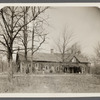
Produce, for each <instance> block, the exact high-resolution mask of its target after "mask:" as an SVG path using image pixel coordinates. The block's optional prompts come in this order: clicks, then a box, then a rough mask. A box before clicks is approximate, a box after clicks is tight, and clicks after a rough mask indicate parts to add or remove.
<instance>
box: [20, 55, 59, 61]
mask: <svg viewBox="0 0 100 100" xmlns="http://www.w3.org/2000/svg"><path fill="white" fill-rule="evenodd" d="M19 58H20V60H23V61H24V60H25V57H24V55H23V53H19ZM27 60H28V61H31V54H30V53H28V57H27ZM33 60H34V61H49V62H61V57H60V55H59V56H58V55H57V54H50V53H34V55H33Z"/></svg>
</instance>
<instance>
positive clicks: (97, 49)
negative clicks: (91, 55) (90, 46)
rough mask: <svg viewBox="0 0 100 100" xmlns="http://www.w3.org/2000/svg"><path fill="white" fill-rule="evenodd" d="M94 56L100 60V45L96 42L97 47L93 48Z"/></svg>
mask: <svg viewBox="0 0 100 100" xmlns="http://www.w3.org/2000/svg"><path fill="white" fill-rule="evenodd" d="M95 54H96V57H97V59H100V43H99V42H98V44H97V46H96V47H95Z"/></svg>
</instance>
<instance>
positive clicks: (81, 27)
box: [42, 7, 100, 56]
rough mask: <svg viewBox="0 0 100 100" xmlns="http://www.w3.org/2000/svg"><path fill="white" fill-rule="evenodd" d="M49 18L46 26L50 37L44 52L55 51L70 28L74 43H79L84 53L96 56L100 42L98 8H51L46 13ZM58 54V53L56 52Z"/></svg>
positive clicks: (99, 14)
mask: <svg viewBox="0 0 100 100" xmlns="http://www.w3.org/2000/svg"><path fill="white" fill-rule="evenodd" d="M45 13H46V15H47V16H49V17H48V19H47V21H48V23H49V26H46V31H48V33H49V34H48V37H49V39H47V42H46V44H44V45H43V46H42V48H43V50H44V52H50V49H54V51H55V49H56V48H55V42H54V41H56V40H57V39H58V38H59V37H60V36H61V34H62V31H63V30H64V27H66V26H68V27H69V29H70V30H71V31H72V32H73V34H74V39H73V43H75V42H78V44H79V45H80V46H81V48H82V49H81V50H82V53H84V54H85V55H88V56H92V55H95V52H94V48H96V45H97V43H98V42H100V10H99V8H97V7H51V8H50V9H48V10H47V11H46V12H45ZM55 52H56V51H55Z"/></svg>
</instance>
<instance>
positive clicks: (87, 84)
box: [0, 74, 100, 93]
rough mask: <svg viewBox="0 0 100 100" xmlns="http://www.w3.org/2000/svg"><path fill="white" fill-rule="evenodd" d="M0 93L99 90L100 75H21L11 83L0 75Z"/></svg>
mask: <svg viewBox="0 0 100 100" xmlns="http://www.w3.org/2000/svg"><path fill="white" fill-rule="evenodd" d="M0 80H1V82H0V92H1V93H72V92H73V93H78V92H79V93H89V92H93V93H94V92H100V76H98V77H97V76H93V75H74V74H72V75H71V74H68V75H67V74H65V75H41V76H40V75H26V76H25V75H22V76H15V78H14V79H13V85H12V84H10V83H8V81H7V77H6V76H1V77H0Z"/></svg>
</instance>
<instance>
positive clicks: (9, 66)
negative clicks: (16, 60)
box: [8, 51, 13, 83]
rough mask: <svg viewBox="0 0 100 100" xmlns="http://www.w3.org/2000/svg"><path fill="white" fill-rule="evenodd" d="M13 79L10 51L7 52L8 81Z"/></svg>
mask: <svg viewBox="0 0 100 100" xmlns="http://www.w3.org/2000/svg"><path fill="white" fill-rule="evenodd" d="M12 80H13V57H12V52H11V51H9V52H8V81H9V82H11V83H12Z"/></svg>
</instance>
